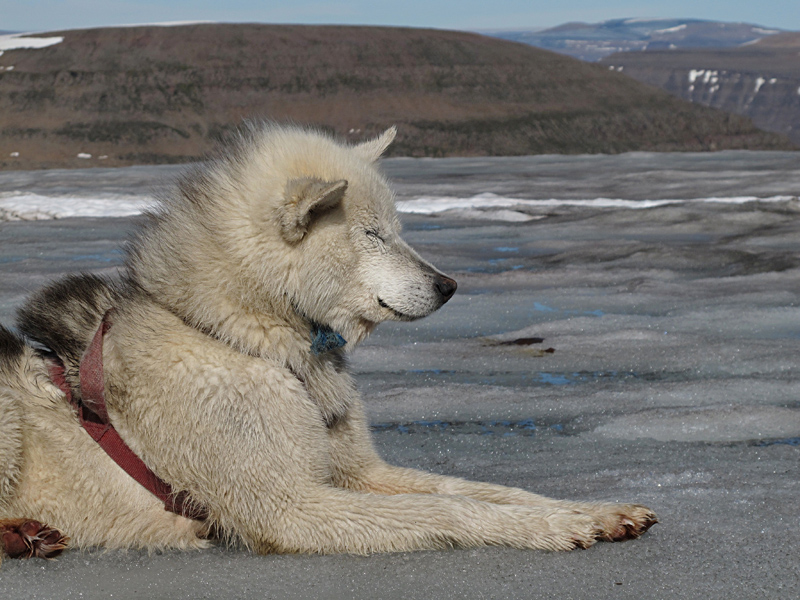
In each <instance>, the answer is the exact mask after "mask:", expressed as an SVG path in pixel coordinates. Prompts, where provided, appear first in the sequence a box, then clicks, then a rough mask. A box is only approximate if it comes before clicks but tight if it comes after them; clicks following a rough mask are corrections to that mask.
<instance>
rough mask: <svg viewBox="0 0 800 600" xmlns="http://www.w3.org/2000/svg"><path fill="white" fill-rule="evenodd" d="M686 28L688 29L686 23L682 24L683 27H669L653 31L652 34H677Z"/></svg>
mask: <svg viewBox="0 0 800 600" xmlns="http://www.w3.org/2000/svg"><path fill="white" fill-rule="evenodd" d="M687 27H688V25H687V24H686V23H684V24H683V25H678V26H677V27H670V28H668V29H658V30H656V31H654V32H653V33H654V34H655V33H677V32H678V31H683V30H684V29H686V28H687Z"/></svg>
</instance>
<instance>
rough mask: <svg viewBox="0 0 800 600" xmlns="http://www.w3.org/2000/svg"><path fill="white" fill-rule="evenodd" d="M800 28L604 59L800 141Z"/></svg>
mask: <svg viewBox="0 0 800 600" xmlns="http://www.w3.org/2000/svg"><path fill="white" fill-rule="evenodd" d="M799 56H800V33H782V34H780V35H774V36H770V37H767V38H764V39H763V40H760V41H758V42H756V43H753V44H749V45H747V46H741V47H738V48H725V49H710V48H709V49H695V50H671V51H661V52H651V51H648V52H631V53H625V54H614V55H612V56H610V57H608V58H606V59H604V60H603V63H604V64H606V65H608V66H609V68H613V69H615V70H617V71H619V70H622V71H623V72H624V73H625V74H627V75H630V76H631V77H634V78H635V79H638V80H639V81H642V82H644V83H647V84H650V85H654V86H658V87H660V88H663V89H664V90H666V91H668V92H669V93H671V94H673V95H675V96H677V97H679V98H682V99H684V100H688V101H690V102H694V103H697V104H702V105H704V106H711V107H714V108H719V109H722V110H725V111H728V112H731V113H735V114H739V115H745V116H747V117H750V118H751V119H752V120H753V122H754V123H755V124H756V125H758V126H759V127H760V128H762V129H765V130H767V131H775V132H778V133H782V134H785V135H787V136H788V137H789V138H790V139H792V140H793V141H794V142H795V143H796V144H800V58H799Z"/></svg>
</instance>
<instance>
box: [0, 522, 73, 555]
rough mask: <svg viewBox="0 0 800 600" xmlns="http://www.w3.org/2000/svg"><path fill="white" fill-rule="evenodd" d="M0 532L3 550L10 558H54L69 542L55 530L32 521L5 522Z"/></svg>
mask: <svg viewBox="0 0 800 600" xmlns="http://www.w3.org/2000/svg"><path fill="white" fill-rule="evenodd" d="M0 531H2V537H0V540H2V545H3V550H4V552H5V553H6V554H7V555H8V556H9V557H10V558H33V557H38V558H55V557H56V556H58V555H59V554H61V553H62V552H63V551H64V549H65V548H66V547H67V542H68V541H69V538H67V537H65V536H63V535H62V534H61V532H60V531H58V530H57V529H53V528H52V527H48V526H47V525H43V524H42V523H40V522H39V521H34V520H19V521H13V522H7V523H5V524H4V525H3V526H2V529H0Z"/></svg>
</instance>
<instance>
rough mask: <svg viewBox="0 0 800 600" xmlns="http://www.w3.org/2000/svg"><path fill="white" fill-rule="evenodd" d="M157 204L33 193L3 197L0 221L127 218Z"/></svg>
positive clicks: (114, 197)
mask: <svg viewBox="0 0 800 600" xmlns="http://www.w3.org/2000/svg"><path fill="white" fill-rule="evenodd" d="M154 204H155V199H154V198H152V197H149V196H127V195H109V196H98V197H88V198H87V197H75V196H42V195H39V194H32V193H27V192H24V193H11V194H0V221H36V220H43V219H64V218H67V217H127V216H132V215H138V214H141V213H142V212H143V211H145V210H146V209H148V208H150V207H152V206H153V205H154Z"/></svg>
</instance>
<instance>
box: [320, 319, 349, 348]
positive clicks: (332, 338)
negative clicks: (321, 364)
mask: <svg viewBox="0 0 800 600" xmlns="http://www.w3.org/2000/svg"><path fill="white" fill-rule="evenodd" d="M346 343H347V340H345V339H344V338H343V337H342V335H341V334H340V333H337V332H336V331H334V330H333V329H331V328H330V327H328V326H327V325H320V324H319V323H314V322H312V323H311V353H312V354H315V355H320V354H325V353H326V352H330V351H331V350H336V349H338V348H341V347H343V346H344V345H345V344H346Z"/></svg>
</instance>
